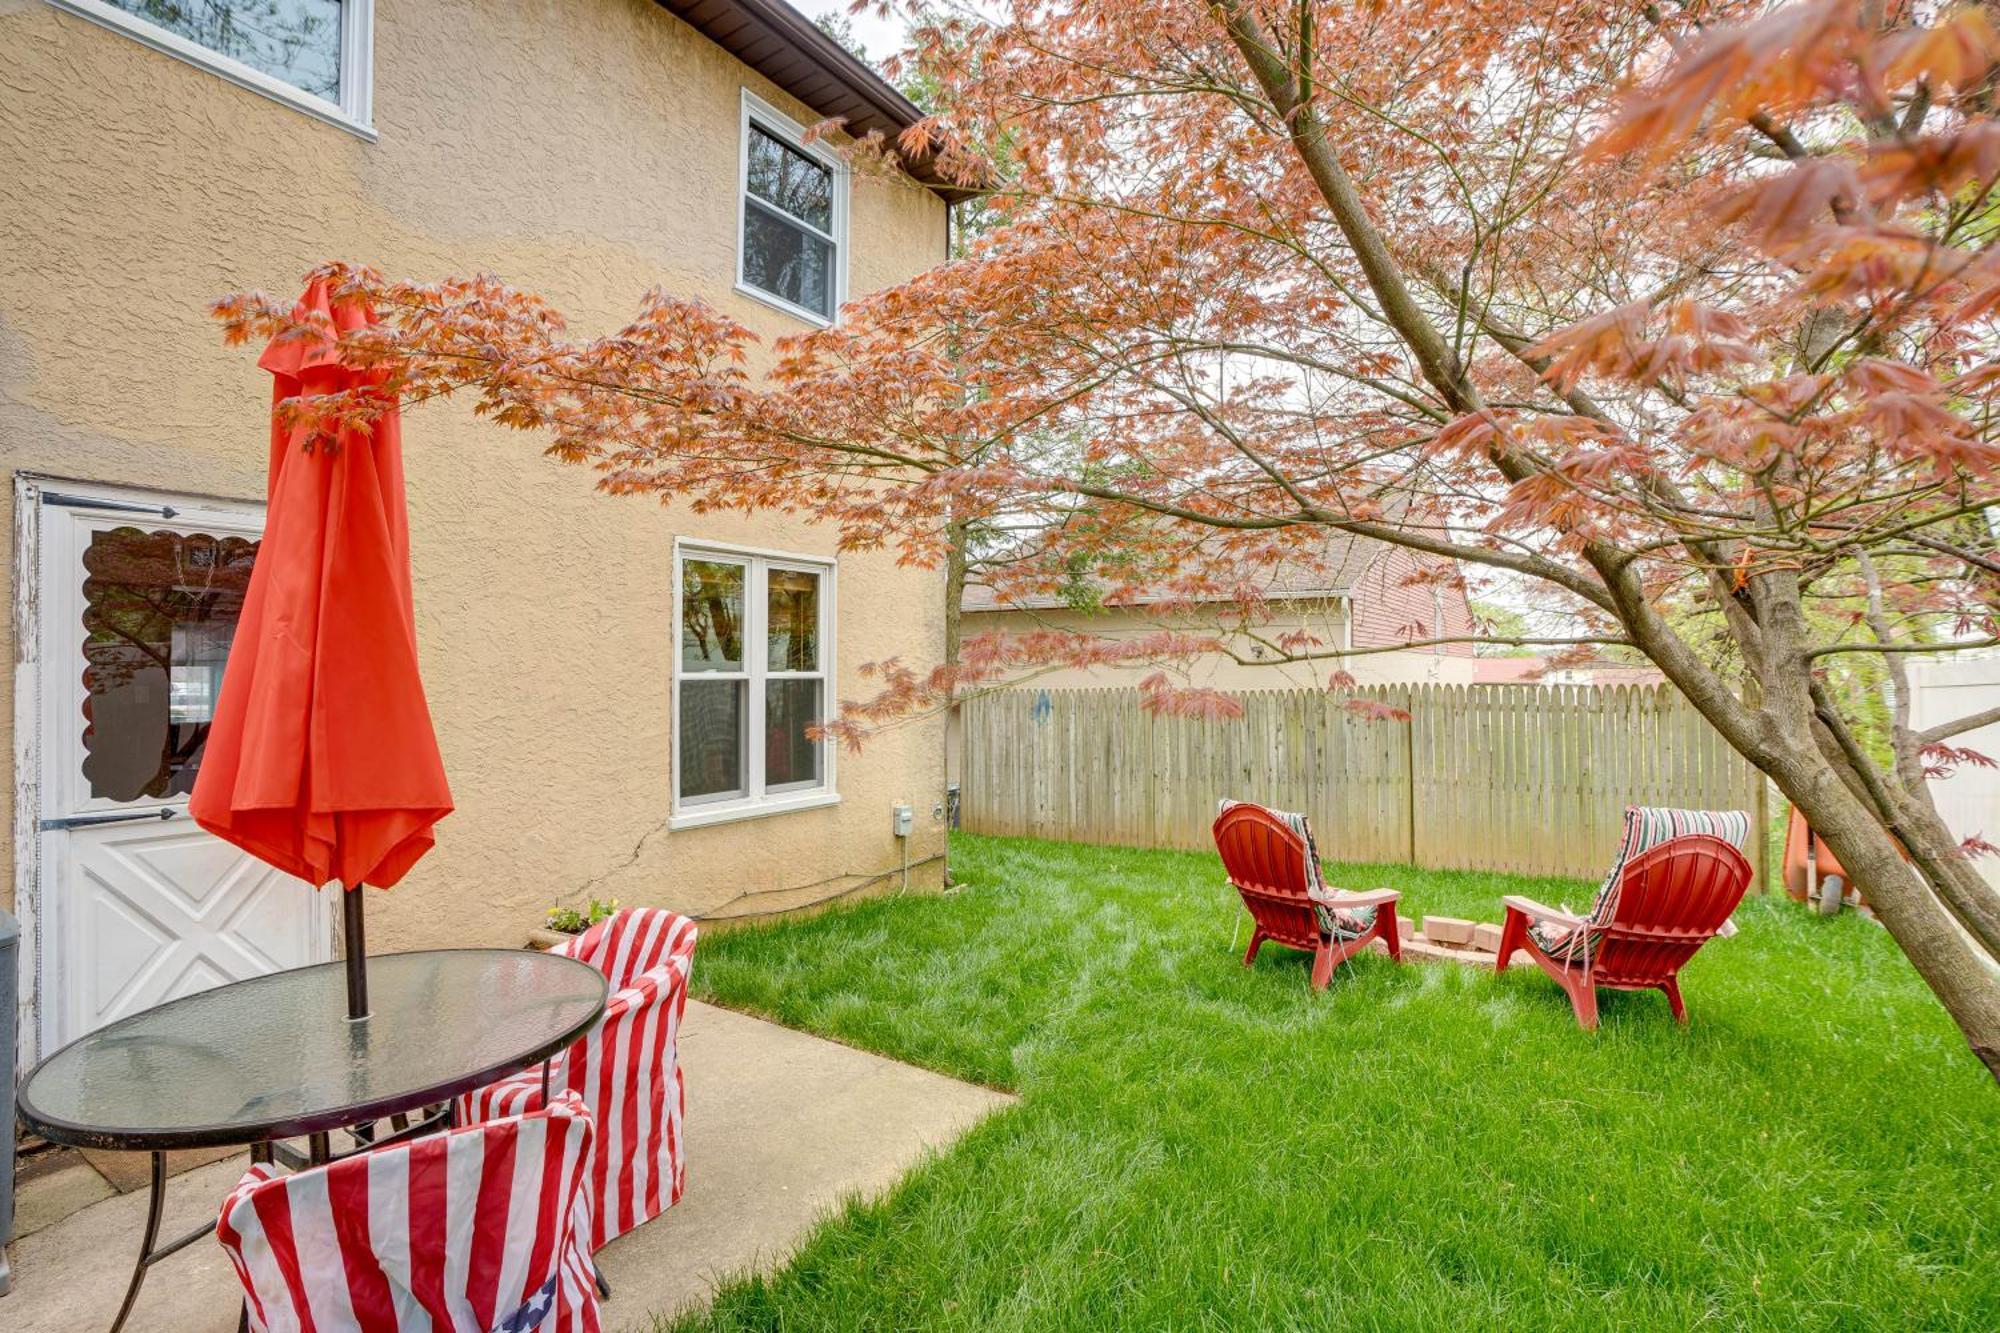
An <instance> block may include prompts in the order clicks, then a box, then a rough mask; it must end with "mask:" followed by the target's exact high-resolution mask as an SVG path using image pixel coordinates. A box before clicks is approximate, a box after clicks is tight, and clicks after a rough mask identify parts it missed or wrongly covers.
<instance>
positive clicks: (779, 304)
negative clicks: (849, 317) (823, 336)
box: [736, 282, 833, 329]
mask: <svg viewBox="0 0 2000 1333" xmlns="http://www.w3.org/2000/svg"><path fill="white" fill-rule="evenodd" d="M736 294H737V295H738V296H747V297H749V298H750V299H751V300H753V301H755V302H756V303H757V304H758V305H767V306H769V307H771V309H773V310H778V311H782V312H783V313H785V314H787V315H790V316H791V317H792V318H793V319H796V320H801V321H803V322H805V323H807V324H810V325H812V326H813V327H814V328H816V329H830V328H832V327H833V321H832V320H830V319H828V318H827V317H826V316H824V315H822V314H819V313H818V312H816V311H812V310H808V309H806V308H805V307H804V306H802V305H793V304H792V303H791V302H790V301H787V300H786V299H785V298H784V297H782V296H773V295H771V294H770V293H769V292H767V291H765V290H763V289H762V288H761V287H752V286H751V285H750V284H749V283H747V282H739V283H737V284H736Z"/></svg>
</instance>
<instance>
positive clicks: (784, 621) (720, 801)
mask: <svg viewBox="0 0 2000 1333" xmlns="http://www.w3.org/2000/svg"><path fill="white" fill-rule="evenodd" d="M833 572H834V571H833V566H832V564H830V563H828V562H826V561H822V560H813V559H810V558H806V557H800V556H785V555H775V554H765V553H759V552H750V551H743V550H739V549H737V548H734V547H724V546H717V547H709V546H699V545H694V544H684V545H682V546H680V547H679V549H678V551H677V553H676V557H675V585H676V586H675V596H674V642H675V644H676V646H677V650H678V658H677V660H676V663H675V667H676V671H675V676H676V679H675V682H674V715H675V716H674V760H675V762H674V817H673V821H672V822H673V824H674V826H675V827H684V826H686V825H689V824H704V823H712V822H715V821H718V820H722V819H736V818H741V817H743V816H746V815H755V814H767V813H774V812H776V811H779V810H794V809H800V808H803V807H806V806H813V805H825V804H828V803H830V802H832V801H834V800H837V799H839V798H838V797H837V796H836V795H835V793H834V786H833V755H832V753H831V751H830V748H829V747H828V745H827V743H826V742H825V741H823V740H818V739H815V738H814V737H813V736H812V734H811V732H812V729H813V728H814V727H816V726H818V725H819V724H820V723H821V722H822V721H823V720H824V719H825V718H826V714H827V693H828V689H829V681H830V679H831V666H832V662H833Z"/></svg>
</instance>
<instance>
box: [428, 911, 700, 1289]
mask: <svg viewBox="0 0 2000 1333" xmlns="http://www.w3.org/2000/svg"><path fill="white" fill-rule="evenodd" d="M697 933H698V932H697V931H696V929H695V924H694V922H692V921H690V920H689V919H688V918H686V917H684V916H681V915H679V914H677V913H674V912H669V911H665V910H663V909H660V908H655V907H638V908H627V909H626V910H624V911H621V912H616V913H614V914H612V915H611V916H610V917H607V918H606V919H605V920H603V921H600V922H598V923H597V924H596V925H594V926H592V927H591V928H590V929H589V930H586V931H585V932H584V933H583V934H581V935H579V936H577V937H576V938H575V939H574V940H571V941H570V942H568V943H567V944H561V945H558V946H556V947H555V948H554V949H551V950H550V951H549V952H551V953H558V954H562V955H563V956H565V957H568V958H575V959H578V960H579V961H582V962H586V963H589V964H590V965H591V966H592V967H595V968H596V969H597V970H598V971H600V972H602V973H603V974H604V976H605V978H606V980H607V981H609V982H610V985H611V1001H610V1003H609V1004H608V1005H606V1006H605V1010H604V1021H603V1022H601V1023H599V1024H598V1025H597V1026H596V1027H595V1028H592V1029H591V1030H590V1031H589V1032H588V1033H586V1034H585V1035H584V1036H583V1037H581V1038H579V1039H578V1040H577V1041H576V1043H575V1044H574V1045H572V1046H571V1047H570V1048H569V1049H568V1050H566V1051H564V1052H563V1053H562V1054H560V1055H558V1056H557V1057H556V1059H555V1067H554V1068H553V1069H552V1070H551V1071H550V1074H549V1083H550V1086H551V1087H553V1088H558V1089H566V1090H568V1091H570V1092H574V1093H577V1094H579V1095H580V1096H581V1097H582V1098H583V1100H584V1103H585V1105H587V1106H589V1107H590V1113H591V1116H592V1118H593V1119H594V1120H595V1122H596V1125H597V1140H596V1148H595V1152H594V1160H593V1161H592V1163H591V1168H590V1180H591V1211H592V1219H593V1226H594V1230H593V1231H592V1233H591V1242H590V1247H591V1249H592V1250H598V1249H602V1248H603V1247H604V1246H605V1245H606V1244H608V1243H609V1242H611V1241H613V1240H616V1239H617V1238H618V1237H620V1236H622V1235H624V1234H625V1233H626V1232H628V1231H630V1230H631V1229H632V1228H633V1227H636V1226H638V1225H639V1224H640V1223H641V1222H644V1221H647V1220H649V1219H651V1218H654V1217H658V1216H659V1215H660V1214H661V1213H662V1212H664V1211H666V1210H667V1209H668V1208H671V1207H672V1206H673V1205H674V1204H675V1203H676V1202H677V1201H678V1200H679V1199H680V1197H681V1188H682V1186H683V1185H684V1184H685V1183H686V1180H687V1160H686V1154H685V1151H684V1149H683V1147H682V1143H681V1123H682V1121H683V1119H684V1118H685V1117H686V1113H687V1090H686V1087H685V1085H684V1080H683V1079H682V1077H681V1068H680V1060H679V1058H678V1054H677V1050H676V1043H677V1041H678V1038H679V1035H680V1025H681V1015H682V1014H683V1013H684V1012H685V1011H686V1009H687V992H688V978H689V976H690V975H691V974H692V973H693V969H694V945H695V937H696V935H697ZM541 1100H542V1074H541V1070H540V1069H530V1070H526V1071H523V1072H522V1073H519V1074H515V1075H513V1076H512V1077H509V1078H506V1079H502V1080H501V1081H500V1082H498V1083H490V1084H488V1085H487V1086H486V1087H483V1088H479V1089H477V1090H475V1091H473V1092H469V1093H467V1094H466V1095H465V1096H463V1097H461V1098H460V1099H459V1102H458V1107H457V1110H458V1118H459V1123H460V1124H469V1123H472V1122H473V1121H477V1120H487V1119H492V1118H495V1117H498V1116H507V1115H520V1114H521V1113H522V1112H524V1111H530V1110H533V1109H534V1108H535V1107H537V1106H539V1105H540V1104H541Z"/></svg>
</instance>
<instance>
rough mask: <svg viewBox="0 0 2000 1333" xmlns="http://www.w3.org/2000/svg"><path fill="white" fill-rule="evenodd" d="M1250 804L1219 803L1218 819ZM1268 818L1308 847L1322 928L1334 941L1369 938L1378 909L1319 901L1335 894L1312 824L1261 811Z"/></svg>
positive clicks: (1292, 814) (1309, 877)
mask: <svg viewBox="0 0 2000 1333" xmlns="http://www.w3.org/2000/svg"><path fill="white" fill-rule="evenodd" d="M1247 804H1250V802H1247V801H1232V800H1230V799H1229V798H1228V797H1227V796H1225V797H1223V798H1222V799H1221V800H1220V801H1218V802H1216V806H1215V813H1216V815H1217V817H1218V818H1219V817H1220V816H1221V814H1222V812H1223V811H1224V810H1227V809H1229V808H1230V807H1231V806H1235V805H1247ZM1260 808H1261V809H1263V810H1264V811H1266V812H1267V813H1269V814H1273V815H1276V816H1277V817H1278V818H1279V819H1281V820H1283V821H1284V822H1285V825H1286V827H1288V828H1290V829H1291V830H1292V832H1294V833H1296V834H1298V835H1299V837H1300V838H1301V839H1303V840H1304V842H1305V845H1306V891H1307V892H1308V893H1309V894H1311V895H1312V897H1313V898H1314V899H1315V900H1316V901H1314V903H1313V915H1314V916H1315V917H1317V918H1318V919H1319V928H1320V930H1321V931H1322V932H1324V933H1325V934H1327V935H1329V936H1332V937H1333V938H1335V939H1342V940H1353V939H1359V938H1361V937H1362V936H1363V935H1366V934H1367V933H1368V932H1369V930H1371V929H1372V928H1373V927H1374V925H1375V913H1376V909H1375V908H1373V907H1334V906H1331V905H1329V904H1327V903H1324V902H1320V901H1317V900H1318V899H1322V898H1327V897H1331V896H1332V894H1333V890H1332V889H1330V888H1328V887H1327V884H1326V876H1325V874H1324V873H1323V872H1322V871H1321V869H1320V864H1319V846H1318V844H1316V843H1315V842H1314V841H1313V831H1312V821H1311V820H1308V819H1307V818H1306V817H1305V816H1304V815H1302V814H1299V813H1298V812H1297V811H1293V810H1273V809H1271V807H1269V806H1262V807H1260Z"/></svg>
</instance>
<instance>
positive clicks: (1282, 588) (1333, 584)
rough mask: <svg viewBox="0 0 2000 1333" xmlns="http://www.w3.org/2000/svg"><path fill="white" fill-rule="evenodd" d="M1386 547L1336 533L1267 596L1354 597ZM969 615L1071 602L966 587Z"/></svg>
mask: <svg viewBox="0 0 2000 1333" xmlns="http://www.w3.org/2000/svg"><path fill="white" fill-rule="evenodd" d="M1385 549H1386V548H1385V546H1384V545H1383V543H1381V542H1379V541H1376V540H1375V539H1374V538H1372V537H1357V536H1355V535H1353V534H1352V533H1347V532H1333V533H1330V534H1328V536H1327V539H1326V546H1325V547H1324V548H1323V552H1322V555H1321V558H1320V559H1318V560H1315V561H1311V562H1299V563H1294V564H1284V565H1280V566H1278V567H1277V568H1276V569H1275V570H1273V571H1272V572H1271V573H1270V575H1269V576H1268V577H1266V578H1264V579H1263V580H1262V585H1263V588H1264V596H1265V597H1266V598H1267V599H1268V600H1270V601H1274V602H1281V601H1304V600H1307V599H1311V598H1318V597H1347V596H1351V595H1352V594H1353V592H1354V589H1355V587H1356V585H1357V584H1359V583H1360V582H1361V576H1362V575H1363V574H1366V573H1367V572H1368V568H1369V566H1371V565H1373V564H1374V563H1375V559H1376V557H1377V556H1379V555H1380V554H1381V553H1382V551H1383V550H1385ZM1231 600H1234V599H1232V598H1231V597H1229V596H1228V595H1227V594H1223V593H1218V594H1215V595H1213V596H1209V597H1187V596H1182V595H1177V594H1175V593H1172V592H1170V591H1167V590H1164V589H1161V590H1154V589H1140V590H1138V591H1137V592H1134V593H1132V594H1130V595H1128V596H1125V597H1121V598H1119V600H1118V602H1117V605H1119V606H1152V605H1157V604H1159V603H1161V602H1227V601H1231ZM961 605H962V608H963V609H964V610H965V611H968V612H979V611H1017V610H1027V611H1052V610H1060V609H1061V608H1063V607H1066V606H1068V605H1069V602H1068V600H1067V599H1065V598H1064V597H1062V596H1061V595H1060V594H1057V593H1027V594H1023V595H1021V596H1017V597H1012V598H1009V599H1008V600H1007V601H1006V602H1004V603H1003V602H1002V601H1001V600H1000V598H998V597H997V596H995V595H994V593H993V590H992V589H991V588H988V587H985V586H983V585H981V584H968V585H967V587H966V589H965V598H964V601H963V603H962V604H961Z"/></svg>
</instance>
